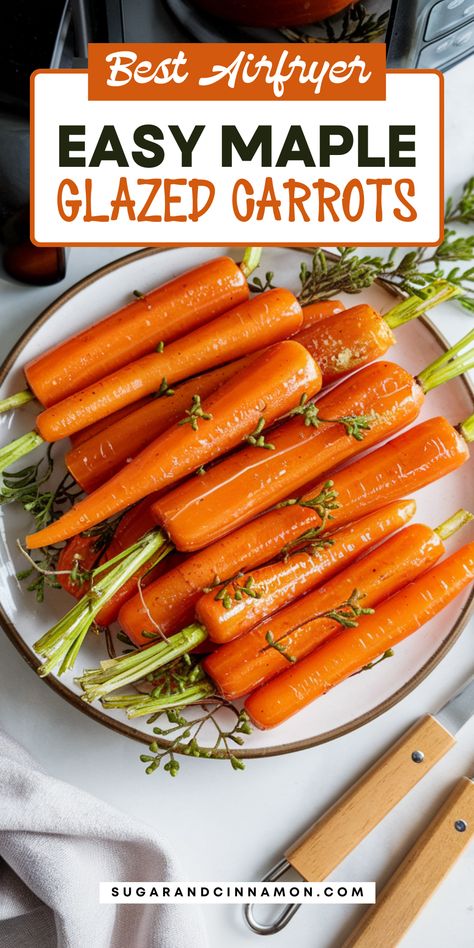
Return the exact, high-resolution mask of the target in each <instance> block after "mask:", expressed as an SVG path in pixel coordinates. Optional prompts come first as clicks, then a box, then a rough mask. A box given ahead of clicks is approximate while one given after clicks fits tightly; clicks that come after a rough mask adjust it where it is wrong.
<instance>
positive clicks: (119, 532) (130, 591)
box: [56, 495, 182, 627]
mask: <svg viewBox="0 0 474 948" xmlns="http://www.w3.org/2000/svg"><path fill="white" fill-rule="evenodd" d="M153 499H154V497H153V495H151V496H150V497H146V498H145V499H144V500H142V501H141V502H140V503H139V504H137V505H136V506H135V507H132V508H131V509H130V510H129V511H127V513H126V514H125V515H124V516H123V517H122V518H121V520H120V522H119V524H118V526H116V528H115V530H114V533H113V537H112V539H111V540H110V541H109V542H107V531H105V532H104V535H103V534H102V533H99V534H97V535H95V536H94V535H93V534H79V536H76V537H73V538H72V539H71V540H69V541H68V542H67V543H66V545H65V546H64V547H63V549H62V550H61V552H60V554H59V557H58V563H57V571H56V575H57V578H58V581H59V583H60V584H61V586H62V587H63V588H64V589H65V590H66V592H68V593H70V595H72V596H74V598H75V599H81V598H82V596H83V595H84V594H85V593H86V592H87V591H88V590H89V589H90V588H91V573H92V570H94V569H95V568H96V567H97V566H98V565H99V564H105V563H107V562H108V561H109V560H115V557H117V556H118V555H119V554H121V553H122V552H123V551H124V550H127V549H128V548H129V547H130V546H131V545H132V544H134V543H136V542H137V541H138V540H140V538H141V537H142V536H143V535H144V534H145V533H146V532H147V530H150V528H151V527H152V526H153V518H152V515H151V505H152V503H153ZM104 541H105V542H104ZM181 559H182V555H181V554H179V553H173V554H172V555H170V556H168V557H166V558H165V559H163V560H161V561H160V562H159V563H158V564H157V565H156V566H154V567H153V568H150V565H149V564H148V563H144V564H143V565H142V566H141V567H140V569H138V570H137V572H136V573H135V574H134V575H133V576H132V577H131V578H130V579H129V580H128V581H127V582H125V583H124V584H123V585H122V586H121V587H120V589H119V590H118V591H117V593H116V594H115V595H114V596H113V597H112V599H110V600H109V602H107V603H106V604H105V605H104V606H103V608H102V609H101V610H100V612H98V613H97V616H96V618H95V623H96V625H98V626H100V627H107V626H109V625H111V624H112V623H113V622H115V620H116V619H117V616H118V614H119V612H120V609H121V607H122V605H123V604H124V603H125V602H127V600H128V599H130V598H131V597H132V596H134V595H135V593H136V592H137V588H138V584H139V583H140V586H141V587H142V588H145V587H146V586H147V585H148V584H149V583H151V582H154V581H155V580H156V579H158V577H159V576H161V575H162V574H163V573H165V572H166V570H167V569H172V568H173V567H174V566H176V565H177V564H178V563H179V562H180V560H181ZM104 575H105V573H104Z"/></svg>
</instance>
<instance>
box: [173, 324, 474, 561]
mask: <svg viewBox="0 0 474 948" xmlns="http://www.w3.org/2000/svg"><path fill="white" fill-rule="evenodd" d="M473 341H474V331H473V330H471V331H470V332H469V333H468V334H467V335H466V336H465V337H464V339H462V340H461V341H460V342H459V343H457V345H456V346H453V348H452V349H450V350H449V351H448V352H446V353H443V355H442V356H440V357H439V358H438V359H436V360H435V361H434V362H433V363H431V364H430V365H428V366H427V367H426V368H425V369H423V371H422V372H419V373H418V375H417V376H416V378H415V377H413V376H412V375H410V373H408V372H407V371H406V370H405V369H402V368H401V367H400V366H398V365H396V364H395V363H393V362H377V363H374V364H372V365H370V366H366V367H365V368H364V369H361V370H360V371H359V372H358V373H356V374H354V375H352V376H351V377H350V378H349V379H347V380H346V381H344V382H343V383H341V384H340V385H339V386H337V387H336V388H334V389H332V390H331V391H330V392H329V393H328V394H327V395H323V396H322V397H321V398H319V399H318V401H317V402H316V404H314V403H304V404H302V405H300V406H299V407H298V408H297V409H296V410H295V411H294V412H293V414H294V415H295V417H294V418H292V419H290V420H289V421H286V422H285V423H284V424H282V425H280V426H279V427H278V428H277V429H276V430H275V431H274V432H273V433H272V443H273V444H274V446H275V450H274V451H272V453H271V454H265V455H263V456H262V453H261V452H258V451H255V450H252V448H246V449H244V450H243V451H241V452H240V453H239V454H235V455H233V456H231V457H229V458H225V459H224V460H223V461H221V462H220V463H219V464H216V465H215V466H213V467H212V468H211V469H210V470H209V471H207V472H206V473H205V474H204V475H203V477H202V478H199V480H196V479H195V478H193V479H192V480H189V481H186V482H185V483H183V484H181V485H179V486H178V487H176V488H175V489H174V490H172V491H169V492H168V493H167V494H166V496H164V497H162V498H160V499H159V500H158V501H157V504H156V508H155V512H156V518H157V522H159V523H160V524H161V525H162V526H163V527H164V528H165V529H166V530H167V531H168V533H169V534H170V536H171V537H172V538H173V542H174V543H175V544H176V546H177V547H178V548H179V549H181V550H185V551H187V552H190V551H193V550H196V549H199V548H200V547H201V546H204V544H206V543H209V542H211V541H213V540H215V539H217V538H218V537H219V536H222V535H223V533H226V532H227V529H228V523H229V512H230V510H232V524H233V526H234V527H237V526H239V525H240V524H242V523H245V522H246V521H247V520H249V519H250V518H251V517H255V516H256V515H257V514H259V513H261V512H262V511H263V510H267V509H268V508H269V507H270V506H271V505H272V504H275V503H279V502H280V501H282V500H283V499H284V498H285V497H288V496H289V495H291V494H292V493H293V492H295V491H298V490H300V489H301V488H303V487H304V486H305V485H306V484H309V483H311V482H312V481H313V480H314V479H315V478H316V477H318V476H320V475H321V474H322V473H323V472H325V471H329V470H333V469H334V468H335V467H336V466H337V465H338V464H340V463H341V462H342V461H345V460H347V459H348V458H351V457H353V456H354V455H355V454H357V453H359V452H360V451H362V450H364V449H365V448H367V447H370V446H371V445H373V444H377V442H379V441H382V439H383V438H387V437H389V436H390V435H391V434H394V433H395V432H396V431H397V430H399V429H400V428H403V427H405V425H407V424H409V423H410V422H411V421H413V420H414V419H415V418H416V417H417V415H418V414H419V411H420V409H421V406H422V404H423V401H424V394H425V393H427V392H429V391H431V390H432V389H433V388H436V387H437V386H439V385H442V384H444V382H446V381H448V380H449V379H452V378H454V377H456V375H459V374H461V373H462V372H464V371H466V368H468V367H469V366H474V348H467V349H466V347H468V346H469V345H470V344H471V343H472V342H473ZM464 350H466V351H464ZM354 416H360V417H361V423H360V424H359V423H358V422H357V418H354ZM323 419H324V420H326V419H331V420H332V421H333V423H332V424H323V425H322V424H321V423H322V420H323ZM236 497H238V498H239V502H238V506H237V505H236V504H235V498H236ZM235 508H236V509H235Z"/></svg>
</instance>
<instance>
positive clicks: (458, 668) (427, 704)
mask: <svg viewBox="0 0 474 948" xmlns="http://www.w3.org/2000/svg"><path fill="white" fill-rule="evenodd" d="M473 64H474V60H473V59H472V58H471V59H469V60H466V61H465V62H464V63H462V64H461V65H459V66H458V67H456V68H455V69H453V70H451V72H449V73H447V75H446V115H447V124H446V193H449V192H450V191H451V190H452V189H454V188H456V187H457V186H460V185H461V184H462V183H463V182H464V181H465V180H467V178H469V177H470V175H471V174H472V173H473V170H474V167H473V158H474V142H473V140H472V125H471V126H470V127H469V126H468V124H467V120H468V116H469V108H468V107H467V106H466V103H469V102H470V103H472V102H473V101H474V65H473ZM465 122H466V124H464V123H465ZM124 253H126V250H125V249H124V248H115V249H108V248H90V249H89V248H75V249H73V250H72V251H71V252H70V256H69V261H68V269H67V277H66V279H65V280H64V281H63V283H62V284H59V285H57V286H55V287H45V288H40V289H38V288H29V287H24V286H21V285H19V284H13V283H11V282H7V281H5V280H1V281H0V291H1V294H0V310H1V315H0V319H1V327H2V329H1V333H2V334H1V350H2V352H1V354H2V356H3V355H4V354H6V352H7V351H8V349H9V348H10V346H11V345H12V344H13V343H14V342H15V340H16V339H17V338H18V336H19V335H20V334H21V333H22V332H23V330H24V329H25V328H26V327H27V326H28V325H29V323H30V322H31V321H32V319H33V318H34V317H35V316H36V315H37V314H38V313H39V312H40V311H41V310H42V309H43V308H44V307H45V306H46V305H47V304H48V303H49V302H50V301H51V300H53V299H54V298H55V297H56V296H57V295H58V294H59V293H62V292H63V291H64V290H65V289H66V288H67V287H68V286H70V285H72V284H73V283H75V282H76V281H77V280H79V279H80V278H81V277H82V276H84V275H85V274H87V273H89V272H90V271H91V270H95V269H97V268H98V267H99V266H102V265H103V264H105V263H107V262H108V261H110V260H113V259H115V258H117V257H119V256H121V255H123V254H124ZM438 324H439V327H440V329H441V331H442V332H443V333H444V334H445V335H446V336H447V337H448V339H449V340H450V341H452V342H455V341H456V340H457V339H459V338H460V337H461V336H462V335H463V334H464V333H465V332H467V330H468V328H469V325H472V317H471V316H469V315H468V314H467V313H466V314H463V313H461V312H460V311H459V310H458V309H456V307H454V306H452V307H451V314H450V315H449V316H447V317H444V318H443V319H442V320H441V319H439V320H438ZM473 633H474V625H473V623H472V622H471V624H470V626H469V627H468V628H466V629H465V631H464V633H463V635H462V636H461V638H460V640H459V641H458V642H457V644H456V645H455V646H454V648H453V649H452V650H451V651H450V652H449V654H448V655H447V657H446V658H445V659H444V660H443V662H442V663H441V664H440V665H439V666H438V667H437V669H436V670H435V671H434V672H433V673H432V674H431V675H430V676H429V678H428V679H427V680H425V681H424V682H423V683H422V684H421V685H420V686H419V687H418V688H417V689H416V690H415V691H413V692H412V694H410V695H409V696H408V697H407V698H405V699H404V701H402V702H401V703H400V704H399V705H397V706H396V707H395V708H392V709H391V710H390V711H389V712H388V713H386V714H385V715H383V716H382V717H380V718H378V719H377V720H376V721H373V722H372V723H371V724H368V725H367V726H366V727H364V728H362V729H361V730H359V731H356V732H354V733H352V734H349V735H347V736H346V737H344V738H341V739H340V740H338V741H336V742H333V743H331V744H327V745H325V746H322V747H318V748H315V749H313V750H308V751H304V752H300V753H298V754H293V755H289V756H283V757H275V758H271V759H268V760H254V761H248V763H247V767H246V770H245V772H244V773H234V772H233V771H232V770H231V768H230V766H229V765H228V764H226V763H224V762H221V761H204V760H194V759H193V760H184V762H183V766H182V772H181V773H180V774H179V776H178V777H177V778H176V779H174V780H173V779H171V778H170V777H169V776H168V775H165V774H164V773H160V772H159V773H158V774H155V775H154V776H149V777H147V776H145V774H144V772H143V765H142V764H140V762H139V760H138V754H139V753H140V748H139V745H137V744H135V743H133V742H131V741H129V740H128V739H126V738H124V737H120V736H118V735H117V734H114V733H112V732H111V731H109V730H107V729H106V728H102V727H100V726H99V725H98V724H96V723H95V722H94V721H92V720H89V719H88V718H87V717H85V716H83V715H81V714H79V713H78V712H77V711H76V710H74V708H72V707H70V706H69V705H68V704H67V703H66V702H64V701H63V700H62V699H61V698H60V697H59V696H58V695H57V694H55V693H53V692H52V691H51V690H50V689H49V688H47V687H46V686H45V684H44V682H42V681H41V680H40V679H38V678H37V677H36V676H35V675H34V674H33V673H32V671H31V670H30V669H29V668H28V667H27V665H26V664H25V662H24V661H23V660H22V659H21V658H20V656H19V655H18V654H17V652H16V651H15V649H14V648H13V647H12V645H11V644H10V642H9V641H8V640H7V639H6V638H5V637H1V638H0V687H1V694H2V700H1V704H0V725H1V726H2V727H3V728H4V729H5V730H6V731H7V732H8V733H9V734H11V735H12V736H13V737H15V738H16V739H17V740H18V741H20V742H21V743H22V744H24V746H25V747H27V748H28V750H29V751H30V752H31V753H32V754H33V755H34V756H35V757H36V758H37V759H38V761H39V762H40V763H41V765H42V766H43V767H44V768H45V769H46V770H48V771H49V772H50V773H51V774H54V775H55V776H57V777H60V778H62V779H64V780H67V781H69V782H71V783H74V784H76V785H78V786H81V787H83V788H85V789H86V790H88V791H90V792H91V793H94V794H96V795H97V796H99V797H101V798H103V799H104V800H106V801H108V802H109V803H111V804H114V805H115V806H116V807H118V809H120V810H122V811H125V812H127V813H130V814H134V815H135V816H136V817H138V818H140V819H142V820H144V821H145V822H147V823H148V824H150V825H151V826H154V827H156V828H157V829H158V830H159V831H162V833H163V836H166V838H167V839H168V840H169V841H170V843H171V845H172V846H173V847H174V848H175V850H176V851H177V852H178V855H179V858H180V860H181V863H182V866H183V869H184V872H185V875H186V877H187V878H189V879H196V880H199V879H200V880H216V879H219V880H223V879H226V880H242V879H256V878H260V877H261V875H262V874H263V873H264V872H265V871H266V870H267V869H268V868H269V867H270V866H272V865H273V863H274V862H276V861H277V860H278V859H279V858H280V857H281V855H282V853H283V851H284V849H285V848H286V847H287V846H288V844H289V843H291V842H292V840H293V839H294V838H295V837H296V836H297V835H298V834H299V833H300V832H301V831H302V830H303V829H305V828H306V827H307V826H308V825H309V824H310V823H311V822H312V820H313V819H314V818H315V817H316V816H317V815H318V814H320V813H322V812H323V810H324V809H325V808H326V807H327V806H328V804H329V803H330V802H331V801H333V800H334V799H336V798H337V797H338V796H339V795H340V793H341V792H342V791H343V790H344V788H345V787H347V785H348V784H350V783H351V782H352V781H353V780H354V778H356V777H357V776H358V775H359V774H360V773H361V772H363V771H364V769H366V768H367V766H368V765H369V764H370V762H372V761H373V760H374V759H375V758H376V757H377V755H378V754H379V753H381V752H382V751H383V750H384V749H386V748H387V746H388V745H389V744H390V742H391V741H393V740H394V739H395V738H396V737H397V735H399V734H400V733H402V732H403V730H404V729H406V728H407V727H408V726H409V725H410V724H411V723H413V722H414V721H415V720H416V718H417V717H419V716H420V715H422V714H424V713H426V712H427V711H430V710H435V709H436V708H437V707H438V706H439V705H440V704H441V703H442V702H443V701H444V700H445V699H446V698H447V697H448V696H449V695H450V693H451V692H452V691H454V690H455V689H456V688H457V687H458V686H459V685H460V684H461V683H462V682H463V680H464V679H465V678H466V677H467V676H468V674H470V672H471V671H472V670H473V664H474V663H473V637H474V636H473ZM462 774H467V775H473V774H474V720H473V721H471V723H470V724H469V725H467V726H466V727H465V728H464V730H463V732H462V734H461V735H460V738H459V742H458V745H457V746H456V747H455V748H454V749H453V750H452V751H451V752H450V753H449V755H448V756H447V757H446V758H445V759H444V760H443V761H442V762H441V763H439V764H438V765H437V766H436V767H435V768H434V769H433V770H432V771H431V774H430V775H429V776H428V777H427V779H426V780H424V781H422V782H421V783H420V784H419V785H418V787H416V788H415V789H414V790H413V791H412V792H411V794H410V795H409V797H407V798H406V799H405V800H404V801H403V802H402V803H401V804H400V805H399V806H398V807H397V809H396V811H394V812H393V813H392V814H391V815H390V816H389V817H388V818H387V819H386V820H385V821H384V823H383V824H382V825H381V826H379V827H378V828H377V829H376V830H375V831H374V832H373V833H372V835H371V836H370V837H369V838H368V839H367V840H366V841H365V842H364V843H363V844H362V845H361V846H360V847H359V848H358V849H357V851H356V852H355V853H353V854H352V856H351V857H350V858H348V859H347V860H346V861H345V862H344V863H343V864H342V865H341V866H340V867H339V868H338V869H337V872H336V873H335V875H334V878H337V879H340V880H344V879H346V880H356V879H361V880H362V879H367V880H371V879H375V880H376V881H377V883H378V885H379V886H380V885H381V884H382V883H383V882H384V880H385V879H386V878H387V877H388V876H389V875H390V874H391V873H392V871H393V870H394V868H395V866H396V865H397V864H398V862H399V861H400V859H401V857H402V856H403V854H404V853H405V852H406V850H407V849H408V848H409V847H410V845H411V844H412V842H413V841H414V839H415V838H416V836H417V835H418V834H419V833H420V832H421V829H422V828H423V826H424V825H425V823H426V822H427V821H428V820H429V818H430V817H431V816H432V814H433V813H434V811H435V810H436V809H437V808H438V807H439V805H440V803H441V801H442V800H443V798H444V797H445V796H446V794H447V793H448V792H449V790H450V789H451V787H452V785H453V783H454V782H455V780H456V779H457V778H458V777H459V776H461V775H462ZM473 878H474V848H473V847H472V846H471V848H470V849H468V850H467V852H466V853H465V855H464V856H463V857H462V858H461V859H460V860H459V862H458V863H457V865H456V866H455V868H454V869H453V870H452V872H451V873H450V875H449V876H448V878H447V879H446V880H445V882H444V883H443V885H442V887H441V888H440V890H439V891H438V893H437V894H436V896H435V897H434V898H433V899H432V901H431V903H430V904H429V906H428V907H427V908H426V909H425V911H424V912H423V913H422V915H421V916H420V918H419V919H418V920H417V922H416V923H415V925H414V926H413V928H412V929H411V931H410V933H409V935H408V936H407V937H406V938H405V939H404V941H403V946H404V948H420V946H422V945H429V946H430V948H446V946H447V945H448V944H449V945H453V946H456V948H470V946H471V945H472V943H473V938H472V932H473V928H474V893H473V889H472V880H473ZM84 911H87V907H86V906H85V907H84ZM360 911H361V909H358V908H356V909H354V908H353V907H347V908H346V907H343V906H324V907H318V908H312V907H306V908H302V909H301V910H300V911H299V912H298V914H297V915H296V917H295V919H294V920H293V921H292V922H291V924H290V927H289V928H288V929H286V931H284V932H282V933H280V934H279V935H276V936H273V938H274V941H273V943H274V944H275V945H276V946H278V948H286V946H290V945H294V944H297V945H298V948H338V946H340V945H341V944H342V942H343V940H344V937H345V936H346V935H347V933H348V932H349V930H350V928H351V926H352V925H353V923H354V920H355V918H356V917H358V914H359V913H360ZM362 911H363V909H362ZM205 920H206V923H207V927H208V932H209V941H210V945H211V948H224V946H225V948H247V946H248V948H250V946H251V945H254V946H257V945H259V944H260V940H259V936H258V935H254V934H253V933H251V932H250V931H248V930H247V929H246V927H245V926H244V923H243V920H242V917H241V911H240V908H239V907H238V906H222V907H219V906H215V907H214V906H209V907H206V909H205ZM134 948H142V946H141V945H140V946H139V945H137V946H134ZM143 948H145V946H143ZM176 948H179V945H177V946H176ZM380 948H388V946H380Z"/></svg>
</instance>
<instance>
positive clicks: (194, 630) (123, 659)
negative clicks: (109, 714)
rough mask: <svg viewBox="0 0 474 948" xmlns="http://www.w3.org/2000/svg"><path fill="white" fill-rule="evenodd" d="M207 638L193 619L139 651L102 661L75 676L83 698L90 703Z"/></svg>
mask: <svg viewBox="0 0 474 948" xmlns="http://www.w3.org/2000/svg"><path fill="white" fill-rule="evenodd" d="M206 638H207V632H206V629H205V628H204V626H203V625H200V624H199V623H197V622H195V623H193V624H192V625H189V626H187V628H185V629H182V630H181V632H176V633H175V634H174V635H171V636H170V637H169V638H168V639H165V638H163V639H160V641H159V642H155V644H154V645H149V646H148V647H147V648H144V649H140V651H137V652H132V653H131V654H127V655H120V656H119V658H112V659H110V660H108V661H104V662H101V664H100V668H92V669H89V670H87V671H85V672H84V674H83V675H82V676H81V677H80V678H77V679H76V681H77V682H78V684H80V685H81V688H82V689H83V691H84V695H83V700H84V701H87V702H90V701H94V700H95V699H96V698H103V697H104V695H106V694H108V692H109V691H115V689H116V688H122V687H123V686H124V685H130V684H132V683H133V682H134V681H138V680H139V679H140V678H144V677H145V676H146V675H149V674H151V672H154V671H156V670H157V669H158V668H162V666H163V665H167V664H169V662H173V661H174V660H175V659H177V658H180V657H181V656H182V655H184V654H186V653H187V652H190V651H191V649H193V648H195V647H196V645H199V644H200V643H201V642H204V639H206Z"/></svg>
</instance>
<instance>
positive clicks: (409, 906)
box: [343, 777, 474, 948]
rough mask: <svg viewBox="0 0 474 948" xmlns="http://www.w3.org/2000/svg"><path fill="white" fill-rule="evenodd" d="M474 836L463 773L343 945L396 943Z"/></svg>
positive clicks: (473, 810) (470, 788) (470, 789)
mask: <svg viewBox="0 0 474 948" xmlns="http://www.w3.org/2000/svg"><path fill="white" fill-rule="evenodd" d="M473 837H474V783H473V782H472V780H469V779H468V778H467V777H463V778H462V779H461V780H460V781H458V783H457V784H456V786H455V788H454V791H453V793H451V795H450V796H449V797H448V799H447V800H446V801H445V803H444V805H443V806H442V808H441V810H440V811H439V812H438V813H437V814H436V816H435V818H434V820H433V821H432V822H431V823H430V824H429V826H427V828H426V829H425V831H424V833H422V835H421V836H420V838H419V839H418V840H417V842H416V843H415V845H414V846H413V849H411V850H410V852H409V853H408V855H407V856H406V857H405V859H404V860H403V862H402V863H401V864H400V865H399V867H398V869H397V870H396V871H395V873H394V875H393V876H392V878H391V879H390V880H389V882H388V883H387V885H386V886H385V888H384V889H382V892H381V893H380V895H379V896H378V898H377V903H376V904H375V905H374V906H373V907H372V908H371V909H369V911H368V912H366V914H365V915H364V916H363V917H362V920H361V922H360V923H359V925H358V926H357V927H356V929H355V930H354V932H353V933H352V935H351V936H350V937H349V938H348V940H347V941H345V942H344V945H343V948H380V946H381V945H383V946H384V948H396V946H397V945H398V944H399V942H400V940H401V939H402V938H403V936H404V935H405V934H406V932H407V931H408V929H409V927H410V925H411V924H412V923H413V922H414V921H415V918H416V917H417V915H418V914H419V912H420V911H421V909H422V908H423V906H424V905H425V904H426V902H427V901H428V899H429V898H430V896H431V895H432V894H433V892H434V891H435V890H436V889H437V888H438V886H439V884H440V882H442V880H443V879H444V877H445V875H447V873H448V871H449V869H450V868H451V866H452V865H453V864H454V863H455V862H456V860H457V859H458V857H459V856H460V855H461V853H462V851H463V849H465V847H466V846H467V844H468V843H469V841H470V840H471V839H472V838H473Z"/></svg>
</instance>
